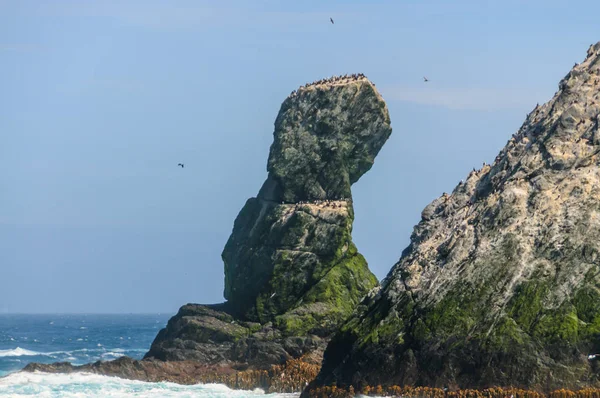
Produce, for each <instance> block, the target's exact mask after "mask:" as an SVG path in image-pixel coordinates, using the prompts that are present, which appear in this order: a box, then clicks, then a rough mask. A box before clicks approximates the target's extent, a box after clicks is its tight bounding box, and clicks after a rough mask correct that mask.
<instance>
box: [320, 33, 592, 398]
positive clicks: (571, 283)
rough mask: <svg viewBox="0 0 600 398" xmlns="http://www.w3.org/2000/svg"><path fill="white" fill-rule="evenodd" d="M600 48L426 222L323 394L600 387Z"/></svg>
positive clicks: (364, 309)
mask: <svg viewBox="0 0 600 398" xmlns="http://www.w3.org/2000/svg"><path fill="white" fill-rule="evenodd" d="M599 113H600V43H598V44H596V45H594V46H592V47H590V49H589V50H588V56H587V58H586V60H585V61H584V62H583V63H581V64H578V65H576V66H575V67H574V68H573V70H572V71H571V72H569V74H568V75H567V76H566V77H565V78H564V79H563V80H562V81H561V82H560V86H559V91H558V92H557V93H556V95H555V96H554V97H553V98H552V100H550V101H549V102H548V103H547V104H545V105H543V106H536V108H535V109H534V110H533V111H532V112H531V113H530V114H529V115H528V117H527V119H526V121H525V123H524V124H523V126H522V127H521V129H520V130H519V131H518V132H517V133H516V134H514V135H513V137H512V138H511V139H510V141H509V142H508V144H507V145H506V147H505V148H504V149H503V150H502V151H501V152H500V154H499V155H498V157H497V158H496V160H495V161H494V162H493V163H492V164H491V165H484V166H483V168H482V169H481V170H478V171H475V170H474V171H473V172H471V173H470V174H469V175H468V177H467V178H466V180H465V181H464V182H461V183H460V184H459V185H458V186H457V187H456V188H455V189H454V191H453V192H452V193H451V194H449V195H447V194H444V195H443V196H442V197H440V198H438V199H436V200H435V201H433V202H432V203H431V204H430V205H428V206H427V207H426V208H425V209H424V210H423V212H422V220H421V222H420V223H419V224H418V225H417V226H416V227H415V229H414V232H413V234H412V236H411V243H410V245H409V247H408V248H406V249H405V250H404V252H403V253H402V256H401V258H400V260H399V261H398V263H396V264H395V265H394V267H393V268H392V270H391V271H390V273H389V274H388V276H387V277H386V278H385V280H384V281H383V282H382V286H381V288H380V289H379V290H377V291H373V292H371V293H370V294H369V295H368V297H366V298H365V300H364V301H363V302H362V303H361V304H360V306H359V307H358V309H357V310H356V311H355V313H354V314H353V315H352V317H351V318H350V319H349V320H348V322H346V323H345V324H344V325H343V326H342V328H341V329H340V331H339V332H338V333H337V334H336V335H335V337H334V338H333V340H332V342H331V343H330V344H329V346H328V348H327V350H326V352H325V359H324V362H323V368H322V370H321V372H320V374H319V376H318V377H317V379H316V381H315V382H314V383H313V386H312V387H315V386H321V385H331V384H338V385H339V386H349V385H354V387H355V388H356V387H359V388H360V386H362V385H366V384H368V385H378V384H382V385H425V386H432V387H449V388H483V387H489V386H515V387H525V388H533V389H538V390H542V391H548V390H551V389H554V388H563V387H564V388H573V389H574V388H578V387H582V386H589V385H594V386H599V385H600V382H599V380H598V372H599V368H600V367H599V366H600V364H599V363H598V362H597V361H596V360H588V358H587V355H588V354H590V353H591V354H596V353H598V352H599V350H600V338H599V337H600V268H599V267H600V168H599V167H598V165H599V163H600V131H599V129H598V124H599V122H600V118H599Z"/></svg>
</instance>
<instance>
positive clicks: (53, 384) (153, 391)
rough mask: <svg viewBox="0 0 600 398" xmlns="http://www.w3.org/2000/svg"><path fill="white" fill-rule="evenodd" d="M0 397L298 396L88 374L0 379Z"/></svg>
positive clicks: (236, 397) (221, 386)
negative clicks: (147, 381)
mask: <svg viewBox="0 0 600 398" xmlns="http://www.w3.org/2000/svg"><path fill="white" fill-rule="evenodd" d="M0 394H1V395H2V396H9V397H40V396H42V397H57V398H58V397H64V398H71V397H72V398H75V397H77V398H81V397H87V398H94V397H123V398H129V397H147V398H155V397H156V398H158V397H161V398H162V397H165V398H171V397H177V398H180V397H181V398H183V397H199V398H255V397H256V398H258V397H262V398H267V397H268V398H280V397H287V398H292V397H298V396H299V394H265V393H264V391H262V390H258V389H257V390H254V391H240V390H232V389H230V388H228V387H226V386H224V385H221V384H196V385H192V386H184V385H179V384H174V383H146V382H141V381H135V380H125V379H119V378H117V377H109V376H100V375H95V374H90V373H73V374H48V373H38V372H36V373H13V374H11V375H8V376H6V377H4V378H0Z"/></svg>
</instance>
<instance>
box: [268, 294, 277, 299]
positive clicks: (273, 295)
mask: <svg viewBox="0 0 600 398" xmlns="http://www.w3.org/2000/svg"><path fill="white" fill-rule="evenodd" d="M276 294H277V292H275V293H273V294H272V295H271V297H269V298H270V299H272V298H273V297H275V295H276Z"/></svg>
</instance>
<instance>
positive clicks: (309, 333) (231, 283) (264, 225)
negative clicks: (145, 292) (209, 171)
mask: <svg viewBox="0 0 600 398" xmlns="http://www.w3.org/2000/svg"><path fill="white" fill-rule="evenodd" d="M390 134H391V128H390V119H389V114H388V110H387V107H386V105H385V102H384V101H383V99H382V98H381V96H380V95H379V93H378V92H377V90H376V89H375V87H374V85H373V84H372V83H371V82H369V80H367V79H366V78H365V77H364V76H362V75H353V76H345V77H336V78H332V79H327V80H321V81H318V82H315V83H312V84H309V85H306V86H303V87H301V88H299V89H298V90H297V91H294V92H293V93H292V94H291V95H290V96H289V97H288V98H287V99H286V100H285V101H284V102H283V104H282V106H281V109H280V111H279V114H278V116H277V119H276V121H275V132H274V142H273V144H272V146H271V150H270V154H269V160H268V167H267V169H268V178H267V180H266V181H265V183H264V184H263V186H262V188H261V189H260V192H259V194H258V195H257V197H255V198H250V199H248V201H247V202H246V204H245V206H244V207H243V208H242V210H241V211H240V213H239V215H238V217H237V218H236V220H235V223H234V227H233V232H232V234H231V236H230V238H229V240H228V242H227V244H226V246H225V249H224V250H223V254H222V258H223V261H224V263H225V298H226V299H227V302H226V303H223V304H218V305H208V306H204V305H195V304H189V305H186V306H184V307H182V308H181V309H180V311H179V313H178V314H177V315H176V316H175V317H173V318H172V319H171V320H170V321H169V323H168V325H167V327H166V328H165V329H164V330H162V331H161V332H160V333H159V334H158V336H157V337H156V340H155V341H154V343H153V344H152V347H151V349H150V351H149V352H148V354H147V355H146V358H149V359H150V358H156V359H161V360H195V361H200V362H202V363H206V364H218V365H223V364H230V365H232V366H235V367H237V368H245V367H248V366H249V367H259V368H260V367H265V366H269V365H272V364H277V363H282V362H285V361H286V360H289V359H291V358H297V357H299V356H301V355H306V354H309V355H314V358H313V360H314V361H316V362H320V358H321V354H322V350H323V349H324V347H325V344H326V342H327V341H328V338H329V337H330V336H331V334H332V333H333V332H334V331H335V330H336V329H337V327H339V325H340V323H341V322H342V321H343V320H344V319H345V318H346V317H347V316H348V315H349V314H350V313H351V311H352V310H353V309H354V307H355V306H356V305H357V304H358V302H359V301H360V299H361V298H362V297H363V296H364V295H365V294H366V292H367V291H369V290H370V289H372V288H373V287H375V286H376V285H377V280H376V278H375V276H373V274H372V273H371V272H370V271H369V269H368V266H367V263H366V261H365V259H364V258H363V256H362V255H360V254H359V253H358V251H357V249H356V247H355V245H354V243H353V242H352V237H351V232H352V222H353V219H354V211H353V208H352V194H351V190H350V187H351V185H352V184H353V183H354V182H356V181H357V180H358V179H359V178H360V177H361V176H362V175H363V174H364V173H365V172H367V171H368V170H369V169H370V168H371V166H372V165H373V161H374V159H375V156H376V155H377V153H378V152H379V150H380V149H381V148H382V146H383V144H384V143H385V142H386V140H387V139H388V137H389V135H390Z"/></svg>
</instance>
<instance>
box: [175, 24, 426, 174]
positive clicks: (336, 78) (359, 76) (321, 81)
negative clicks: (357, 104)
mask: <svg viewBox="0 0 600 398" xmlns="http://www.w3.org/2000/svg"><path fill="white" fill-rule="evenodd" d="M329 21H331V24H332V25H333V24H335V22H333V18H331V17H329ZM366 78H367V77H366V76H365V75H364V74H363V73H353V74H351V75H342V76H332V77H328V78H325V79H319V80H315V81H314V82H312V83H307V84H305V85H303V86H301V87H300V88H306V87H309V86H315V85H318V84H327V83H329V84H331V83H345V82H348V81H352V80H359V79H366ZM428 81H429V79H428V78H427V77H425V76H423V82H424V83H427V82H428ZM297 95H298V90H294V91H292V93H291V94H290V97H295V96H297ZM177 166H178V167H181V168H182V169H183V168H184V164H183V163H177Z"/></svg>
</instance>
